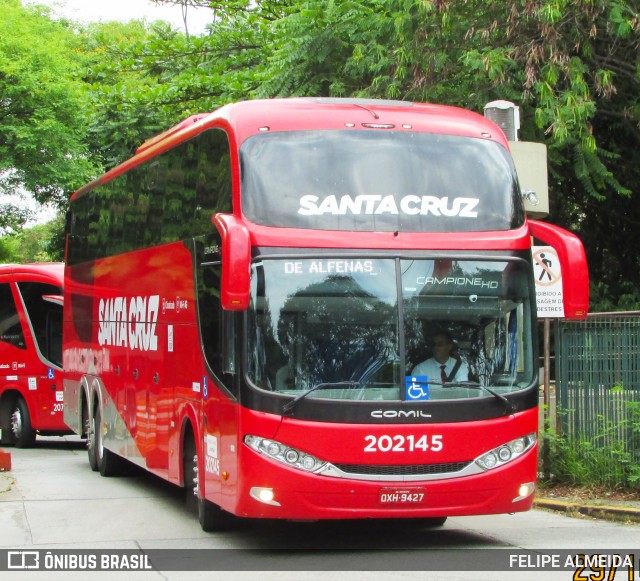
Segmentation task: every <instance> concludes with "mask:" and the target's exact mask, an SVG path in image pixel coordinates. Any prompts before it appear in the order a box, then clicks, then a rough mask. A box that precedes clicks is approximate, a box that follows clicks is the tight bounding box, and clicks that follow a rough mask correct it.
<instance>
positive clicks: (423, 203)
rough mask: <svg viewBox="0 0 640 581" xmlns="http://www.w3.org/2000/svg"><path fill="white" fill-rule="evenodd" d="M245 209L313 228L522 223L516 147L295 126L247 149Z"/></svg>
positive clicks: (260, 219) (273, 221)
mask: <svg viewBox="0 0 640 581" xmlns="http://www.w3.org/2000/svg"><path fill="white" fill-rule="evenodd" d="M240 158H241V163H242V168H241V169H242V172H241V175H242V211H243V212H244V214H245V216H246V217H247V218H248V219H249V220H251V221H252V222H254V223H256V224H261V225H264V226H276V227H288V228H304V229H311V230H349V231H351V230H359V231H376V232H396V231H398V232H478V231H497V230H502V231H504V230H509V229H512V228H517V227H519V226H522V224H524V207H523V203H522V200H521V196H520V193H519V187H518V183H517V179H516V173H515V169H514V166H513V162H512V160H511V157H510V156H509V153H508V152H507V151H506V149H504V148H503V147H502V146H500V145H498V144H497V143H495V142H493V141H490V140H488V139H479V138H472V137H462V136H456V135H440V134H430V133H415V132H408V131H406V132H402V131H391V130H389V131H354V130H351V131H348V130H345V131H288V132H274V133H265V134H261V135H256V136H253V137H251V138H249V139H248V140H247V141H246V142H245V143H244V144H243V145H242V147H241V149H240Z"/></svg>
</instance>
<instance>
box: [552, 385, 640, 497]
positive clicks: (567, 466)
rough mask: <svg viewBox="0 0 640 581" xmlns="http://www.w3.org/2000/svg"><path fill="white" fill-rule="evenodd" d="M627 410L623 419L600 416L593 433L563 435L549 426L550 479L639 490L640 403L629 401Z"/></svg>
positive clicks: (556, 481) (580, 484) (570, 483)
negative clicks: (635, 446)
mask: <svg viewBox="0 0 640 581" xmlns="http://www.w3.org/2000/svg"><path fill="white" fill-rule="evenodd" d="M612 391H620V388H619V387H618V388H616V387H614V388H613V389H612ZM625 410H626V414H625V418H624V419H622V420H621V421H619V422H613V421H612V420H605V419H604V418H603V417H602V416H600V417H598V418H597V421H596V429H595V432H594V434H593V435H592V436H587V435H583V436H581V437H578V438H573V437H572V438H569V437H563V436H562V435H560V434H558V432H556V431H555V430H553V429H552V428H546V429H545V431H544V433H543V439H542V446H543V451H544V453H543V456H542V457H543V458H544V461H545V464H546V466H545V468H546V471H549V472H550V473H551V478H550V482H552V483H554V484H557V483H560V484H568V485H571V486H608V487H612V488H617V489H628V490H636V489H637V488H638V486H640V456H639V455H638V453H637V450H635V449H634V444H633V443H634V442H638V441H639V438H640V402H634V401H628V402H625ZM559 415H562V412H559Z"/></svg>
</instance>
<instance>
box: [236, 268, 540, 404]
mask: <svg viewBox="0 0 640 581" xmlns="http://www.w3.org/2000/svg"><path fill="white" fill-rule="evenodd" d="M530 277H531V275H530V272H529V269H528V268H527V266H526V265H525V263H524V262H522V263H518V262H490V261H487V262H481V261H461V260H449V259H447V260H442V259H440V260H396V259H392V258H390V259H361V258H347V259H302V260H264V261H262V262H258V263H255V264H254V265H253V273H252V293H251V305H250V309H249V327H248V328H249V339H250V343H249V349H248V353H249V360H248V366H247V367H248V375H249V379H250V380H251V383H252V384H254V385H255V386H256V387H258V388H260V389H262V390H265V391H270V392H277V393H281V394H287V395H294V396H299V395H301V394H303V393H305V392H307V391H309V390H313V391H310V392H309V394H308V398H309V399H313V398H324V399H347V400H353V399H358V400H414V401H425V400H435V399H467V398H478V397H486V396H487V393H492V391H495V392H496V393H499V394H503V393H509V392H511V391H516V390H520V389H524V388H526V387H528V386H529V385H531V384H532V382H533V379H534V373H533V367H534V365H533V353H532V348H531V342H532V341H531V306H530V296H529V287H530V280H529V279H530ZM398 288H401V289H402V296H401V301H400V302H399V301H398ZM401 321H402V324H401ZM400 329H401V330H402V336H400ZM401 345H402V349H401ZM443 365H444V368H442V367H443ZM484 388H489V389H484Z"/></svg>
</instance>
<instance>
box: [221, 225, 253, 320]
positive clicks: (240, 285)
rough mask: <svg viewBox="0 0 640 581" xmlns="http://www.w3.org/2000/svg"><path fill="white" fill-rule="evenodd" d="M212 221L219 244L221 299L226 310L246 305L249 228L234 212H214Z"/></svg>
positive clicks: (241, 307) (249, 278)
mask: <svg viewBox="0 0 640 581" xmlns="http://www.w3.org/2000/svg"><path fill="white" fill-rule="evenodd" d="M212 222H213V224H214V225H215V227H216V228H217V230H218V233H219V234H220V239H221V245H222V252H221V254H222V280H221V289H220V303H221V304H222V308H223V309H225V310H227V311H244V310H246V309H247V308H248V307H249V292H250V286H251V270H250V267H251V237H250V235H249V230H248V228H247V227H246V226H245V225H244V223H243V222H242V221H241V220H240V219H238V218H237V217H236V216H233V215H231V214H215V215H214V216H213V218H212Z"/></svg>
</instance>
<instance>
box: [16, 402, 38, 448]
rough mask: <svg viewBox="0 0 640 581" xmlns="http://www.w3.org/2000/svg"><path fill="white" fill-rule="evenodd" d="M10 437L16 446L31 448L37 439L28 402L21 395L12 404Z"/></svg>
mask: <svg viewBox="0 0 640 581" xmlns="http://www.w3.org/2000/svg"><path fill="white" fill-rule="evenodd" d="M10 437H11V439H12V440H13V443H14V446H15V447H16V448H30V447H31V446H33V444H34V442H35V441H36V432H35V430H34V429H33V427H32V426H31V417H30V416H29V408H28V406H27V402H26V401H24V399H22V398H21V397H18V398H16V400H15V402H14V403H13V406H12V410H11V436H10Z"/></svg>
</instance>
